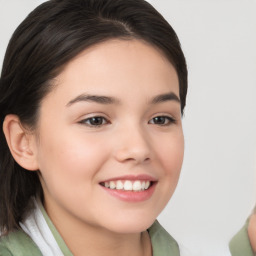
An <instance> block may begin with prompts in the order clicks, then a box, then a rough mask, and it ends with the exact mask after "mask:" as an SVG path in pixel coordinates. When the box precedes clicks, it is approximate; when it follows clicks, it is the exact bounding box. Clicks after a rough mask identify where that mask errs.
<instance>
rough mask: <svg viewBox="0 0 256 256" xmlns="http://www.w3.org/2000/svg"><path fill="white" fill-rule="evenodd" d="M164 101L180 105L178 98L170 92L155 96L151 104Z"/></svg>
mask: <svg viewBox="0 0 256 256" xmlns="http://www.w3.org/2000/svg"><path fill="white" fill-rule="evenodd" d="M166 101H176V102H178V103H180V99H179V97H178V96H177V95H176V94H175V93H173V92H170V93H164V94H160V95H157V96H156V97H154V98H153V99H152V101H151V104H158V103H162V102H166Z"/></svg>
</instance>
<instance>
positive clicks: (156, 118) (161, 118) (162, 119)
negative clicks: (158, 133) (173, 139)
mask: <svg viewBox="0 0 256 256" xmlns="http://www.w3.org/2000/svg"><path fill="white" fill-rule="evenodd" d="M164 122H165V118H164V117H162V116H159V117H155V123H157V124H164Z"/></svg>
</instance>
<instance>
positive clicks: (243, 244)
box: [229, 207, 256, 256]
mask: <svg viewBox="0 0 256 256" xmlns="http://www.w3.org/2000/svg"><path fill="white" fill-rule="evenodd" d="M229 247H230V251H231V254H232V256H240V255H243V256H254V255H256V207H255V208H254V210H253V213H252V215H251V216H250V217H249V218H248V219H247V221H246V223H245V225H244V226H243V227H242V228H241V229H240V230H239V232H238V233H237V234H236V235H235V236H234V237H233V238H232V240H231V242H230V244H229Z"/></svg>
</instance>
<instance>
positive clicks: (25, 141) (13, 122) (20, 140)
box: [3, 115, 38, 171]
mask: <svg viewBox="0 0 256 256" xmlns="http://www.w3.org/2000/svg"><path fill="white" fill-rule="evenodd" d="M3 131H4V134H5V138H6V141H7V144H8V146H9V149H10V151H11V154H12V156H13V158H14V159H15V161H16V162H17V163H18V164H19V165H20V166H21V167H23V168H24V169H27V170H30V171H35V170H38V164H37V161H36V141H35V139H36V138H35V135H34V134H33V133H31V132H29V131H28V130H27V129H25V128H24V127H23V126H22V124H21V122H20V120H19V117H18V116H16V115H7V116H6V117H5V120H4V123H3Z"/></svg>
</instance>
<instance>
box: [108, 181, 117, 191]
mask: <svg viewBox="0 0 256 256" xmlns="http://www.w3.org/2000/svg"><path fill="white" fill-rule="evenodd" d="M109 187H110V188H111V189H115V188H116V184H115V182H114V181H110V182H109Z"/></svg>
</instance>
